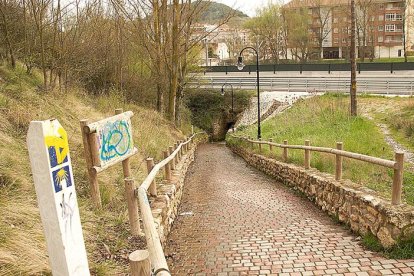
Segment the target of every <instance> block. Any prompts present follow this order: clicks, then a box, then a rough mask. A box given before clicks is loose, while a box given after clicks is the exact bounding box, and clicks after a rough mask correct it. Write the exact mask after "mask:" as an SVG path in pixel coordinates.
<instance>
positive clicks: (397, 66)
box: [202, 62, 414, 74]
mask: <svg viewBox="0 0 414 276" xmlns="http://www.w3.org/2000/svg"><path fill="white" fill-rule="evenodd" d="M202 68H203V70H204V72H206V73H207V72H221V73H226V74H227V73H231V72H239V70H238V69H237V67H236V66H235V65H226V66H207V67H202ZM259 69H260V71H261V72H274V73H276V72H292V71H296V72H309V71H312V72H314V71H318V72H335V71H350V70H351V65H350V64H349V63H320V64H312V63H304V64H262V65H259ZM357 70H358V71H359V72H367V71H388V72H391V73H393V72H394V71H402V70H414V62H384V63H377V62H376V63H372V62H370V63H358V64H357ZM255 71H256V65H254V64H253V65H252V64H249V65H246V66H245V67H244V68H243V70H242V72H255Z"/></svg>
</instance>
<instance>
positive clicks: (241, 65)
mask: <svg viewBox="0 0 414 276" xmlns="http://www.w3.org/2000/svg"><path fill="white" fill-rule="evenodd" d="M246 49H250V50H253V51H254V52H255V54H256V77H257V139H260V138H262V131H261V128H260V83H259V81H260V77H259V52H258V51H257V50H256V49H255V48H253V47H251V46H249V47H246V48H244V49H242V50H241V51H240V54H239V57H238V59H237V69H239V70H240V71H241V70H243V68H244V63H243V56H242V54H243V51H244V50H246Z"/></svg>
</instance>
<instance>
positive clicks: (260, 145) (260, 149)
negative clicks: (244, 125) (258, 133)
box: [259, 138, 262, 153]
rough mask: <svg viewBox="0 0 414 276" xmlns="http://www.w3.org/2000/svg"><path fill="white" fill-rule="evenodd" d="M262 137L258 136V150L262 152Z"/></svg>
mask: <svg viewBox="0 0 414 276" xmlns="http://www.w3.org/2000/svg"><path fill="white" fill-rule="evenodd" d="M261 142H262V138H259V152H260V153H262V143H261Z"/></svg>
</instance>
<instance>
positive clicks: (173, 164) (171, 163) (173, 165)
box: [169, 146, 175, 170]
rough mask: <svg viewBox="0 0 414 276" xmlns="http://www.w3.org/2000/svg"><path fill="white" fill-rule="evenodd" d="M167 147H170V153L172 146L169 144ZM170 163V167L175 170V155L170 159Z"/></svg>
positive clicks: (172, 150) (171, 152) (172, 149)
mask: <svg viewBox="0 0 414 276" xmlns="http://www.w3.org/2000/svg"><path fill="white" fill-rule="evenodd" d="M169 149H170V155H171V154H173V152H174V147H173V146H170V147H169ZM170 165H171V169H172V170H175V157H174V158H173V159H172V160H171V161H170Z"/></svg>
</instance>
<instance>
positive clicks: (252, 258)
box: [166, 144, 414, 275]
mask: <svg viewBox="0 0 414 276" xmlns="http://www.w3.org/2000/svg"><path fill="white" fill-rule="evenodd" d="M179 214H181V215H180V216H178V218H177V220H176V222H175V223H174V226H173V229H172V232H171V234H170V236H169V238H168V244H167V246H166V254H167V255H168V256H169V258H168V259H169V265H170V269H171V271H172V274H173V275H259V274H260V275H397V274H402V275H413V273H414V260H403V261H396V260H387V259H384V258H382V257H380V256H378V255H376V254H375V253H372V252H369V251H366V250H364V248H362V247H361V246H360V245H359V243H358V241H356V237H355V236H354V235H352V234H351V233H350V232H349V231H348V230H346V229H345V228H344V227H343V226H339V225H337V224H335V223H334V222H333V221H332V220H331V219H330V218H329V217H328V216H327V215H326V214H324V213H323V212H322V211H320V210H319V209H317V208H316V207H315V206H314V205H313V204H312V203H311V202H309V201H308V200H307V199H306V198H302V197H300V196H298V195H295V194H294V193H293V192H292V191H290V190H289V189H288V188H286V187H285V186H283V185H281V184H279V183H277V182H276V181H275V180H273V179H272V178H270V177H267V176H266V175H264V174H262V173H261V172H259V171H257V170H255V169H253V168H252V167H250V166H248V165H247V164H246V163H245V162H244V160H242V159H241V158H239V157H237V156H236V155H234V154H233V153H232V152H231V151H230V150H229V149H227V148H226V147H225V146H224V145H217V144H206V145H201V146H200V147H199V149H198V151H197V154H196V160H195V163H194V164H193V165H192V167H191V169H190V170H189V175H188V177H187V180H186V184H185V187H184V195H183V199H182V204H181V207H180V210H179Z"/></svg>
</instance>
